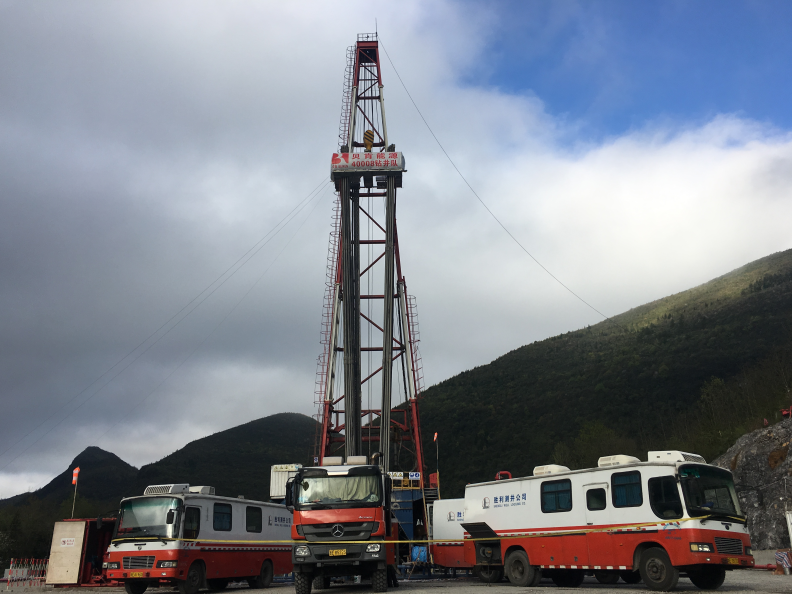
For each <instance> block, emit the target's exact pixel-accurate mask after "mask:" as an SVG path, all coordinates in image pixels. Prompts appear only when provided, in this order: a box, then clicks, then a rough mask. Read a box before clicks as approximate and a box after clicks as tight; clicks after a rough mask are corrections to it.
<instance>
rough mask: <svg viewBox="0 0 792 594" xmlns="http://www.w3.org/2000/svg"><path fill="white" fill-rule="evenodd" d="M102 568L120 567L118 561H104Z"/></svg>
mask: <svg viewBox="0 0 792 594" xmlns="http://www.w3.org/2000/svg"><path fill="white" fill-rule="evenodd" d="M102 569H118V561H111V562H108V561H105V562H104V563H102Z"/></svg>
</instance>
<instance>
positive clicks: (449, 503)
mask: <svg viewBox="0 0 792 594" xmlns="http://www.w3.org/2000/svg"><path fill="white" fill-rule="evenodd" d="M464 521H465V500H464V499H438V500H437V501H435V502H434V503H433V504H432V528H433V532H432V539H433V540H435V541H438V540H439V541H444V540H446V539H448V540H449V541H456V540H459V541H461V540H463V539H464V538H465V529H464V528H462V522H464Z"/></svg>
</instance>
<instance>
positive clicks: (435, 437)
mask: <svg viewBox="0 0 792 594" xmlns="http://www.w3.org/2000/svg"><path fill="white" fill-rule="evenodd" d="M434 441H437V433H435V436H434Z"/></svg>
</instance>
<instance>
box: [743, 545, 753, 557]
mask: <svg viewBox="0 0 792 594" xmlns="http://www.w3.org/2000/svg"><path fill="white" fill-rule="evenodd" d="M745 554H746V555H753V549H752V548H751V547H745Z"/></svg>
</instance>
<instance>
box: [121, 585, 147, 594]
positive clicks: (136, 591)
mask: <svg viewBox="0 0 792 594" xmlns="http://www.w3.org/2000/svg"><path fill="white" fill-rule="evenodd" d="M146 588H148V584H147V583H146V582H124V590H126V593H127V594H143V592H145V591H146Z"/></svg>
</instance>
